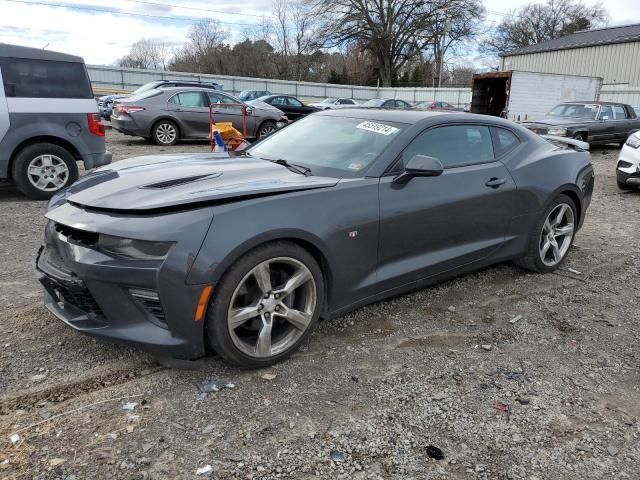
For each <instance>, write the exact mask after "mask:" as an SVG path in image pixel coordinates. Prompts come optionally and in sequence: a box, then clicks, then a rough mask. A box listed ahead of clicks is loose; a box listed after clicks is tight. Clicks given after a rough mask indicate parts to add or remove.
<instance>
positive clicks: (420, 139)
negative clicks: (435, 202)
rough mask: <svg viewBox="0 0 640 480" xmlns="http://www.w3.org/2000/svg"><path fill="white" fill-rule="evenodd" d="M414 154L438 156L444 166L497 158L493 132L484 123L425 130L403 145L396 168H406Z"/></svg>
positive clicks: (397, 169) (399, 169) (465, 164)
mask: <svg viewBox="0 0 640 480" xmlns="http://www.w3.org/2000/svg"><path fill="white" fill-rule="evenodd" d="M415 155H426V156H428V157H434V158H437V159H438V160H440V162H442V165H443V166H444V168H445V169H447V168H455V167H464V166H468V165H476V164H479V163H487V162H491V161H493V160H494V153H493V143H492V141H491V134H490V133H489V128H488V127H486V126H484V125H451V126H446V127H436V128H433V129H431V130H427V131H425V132H422V133H421V134H420V135H418V136H417V137H416V138H415V139H414V140H413V141H412V142H411V143H410V144H409V146H408V147H407V148H405V149H404V151H403V152H402V155H401V158H400V161H399V162H398V164H397V165H396V166H395V167H394V168H393V171H394V172H398V171H401V170H402V169H404V166H405V165H406V163H407V162H408V161H409V160H410V159H411V158H412V157H414V156H415Z"/></svg>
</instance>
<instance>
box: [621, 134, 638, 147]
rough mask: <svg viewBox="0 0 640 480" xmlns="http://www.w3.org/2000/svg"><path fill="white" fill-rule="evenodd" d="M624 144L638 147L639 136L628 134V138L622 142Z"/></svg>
mask: <svg viewBox="0 0 640 480" xmlns="http://www.w3.org/2000/svg"><path fill="white" fill-rule="evenodd" d="M624 144H625V145H629V146H630V147H631V148H638V147H640V138H638V137H636V136H635V135H629V138H627V141H626V142H624Z"/></svg>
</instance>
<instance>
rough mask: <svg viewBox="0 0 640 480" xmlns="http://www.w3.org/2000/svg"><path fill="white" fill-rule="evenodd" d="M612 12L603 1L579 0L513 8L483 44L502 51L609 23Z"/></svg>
mask: <svg viewBox="0 0 640 480" xmlns="http://www.w3.org/2000/svg"><path fill="white" fill-rule="evenodd" d="M608 18H609V15H608V12H607V10H606V8H605V7H604V6H603V4H602V3H596V4H594V5H587V4H585V3H583V2H582V1H580V0H549V1H547V2H546V3H530V4H528V5H525V6H524V7H522V8H521V9H519V10H513V11H511V12H510V13H509V15H508V16H507V17H506V18H505V19H504V20H503V21H502V22H501V23H500V24H499V25H498V26H497V28H496V31H495V33H494V34H493V35H490V36H489V37H488V38H486V39H485V40H484V41H483V43H482V45H481V47H482V50H483V51H484V52H486V53H489V54H491V55H499V54H501V53H505V52H508V51H511V50H515V49H517V48H521V47H527V46H529V45H534V44H536V43H540V42H543V41H545V40H552V39H554V38H557V37H562V36H564V35H569V34H571V33H575V32H577V31H581V30H589V29H591V28H597V27H600V26H604V25H606V23H607V21H608Z"/></svg>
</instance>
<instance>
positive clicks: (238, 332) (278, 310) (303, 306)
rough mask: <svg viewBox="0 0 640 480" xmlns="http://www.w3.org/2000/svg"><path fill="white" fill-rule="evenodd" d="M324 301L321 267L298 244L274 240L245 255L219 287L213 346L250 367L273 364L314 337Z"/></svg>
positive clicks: (212, 308)
mask: <svg viewBox="0 0 640 480" xmlns="http://www.w3.org/2000/svg"><path fill="white" fill-rule="evenodd" d="M323 300H324V280H323V276H322V271H321V270H320V267H319V266H318V263H317V262H316V261H315V259H314V258H313V256H312V255H311V254H309V252H307V251H306V250H304V249H303V248H302V247H300V246H299V245H296V244H294V243H289V242H275V243H270V244H267V245H264V246H262V247H259V248H256V249H255V250H253V251H251V252H249V253H247V254H246V255H245V256H243V257H242V258H240V260H238V261H237V262H236V263H235V264H234V265H233V266H232V267H231V268H230V269H229V271H228V272H227V273H226V274H225V275H224V278H223V279H222V281H221V282H220V283H219V284H218V285H217V286H216V287H215V290H214V295H213V298H212V299H211V302H210V304H209V307H208V311H207V329H206V332H207V333H206V334H207V340H208V343H209V346H210V347H211V348H212V349H213V350H215V351H216V352H217V353H219V354H220V356H222V358H224V359H225V360H226V361H228V362H230V363H232V364H235V365H238V366H241V367H247V368H259V367H265V366H268V365H272V364H274V363H276V362H278V361H280V360H283V359H284V358H286V357H288V356H289V355H290V354H291V353H293V352H294V351H295V350H296V349H297V348H298V347H299V346H300V344H302V342H304V341H305V339H307V338H308V337H309V335H311V332H312V331H313V329H314V328H315V326H316V324H317V322H318V318H319V316H320V311H321V307H322V305H323Z"/></svg>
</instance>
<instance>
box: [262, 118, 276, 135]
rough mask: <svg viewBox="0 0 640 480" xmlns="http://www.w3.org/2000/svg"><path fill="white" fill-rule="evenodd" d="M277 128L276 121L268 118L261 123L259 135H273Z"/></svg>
mask: <svg viewBox="0 0 640 480" xmlns="http://www.w3.org/2000/svg"><path fill="white" fill-rule="evenodd" d="M276 128H277V126H276V123H275V122H272V121H271V120H267V121H266V122H264V123H263V124H262V125H260V128H259V129H258V133H257V137H258V138H263V137H266V136H268V135H271V134H272V133H273V132H275V131H276Z"/></svg>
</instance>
